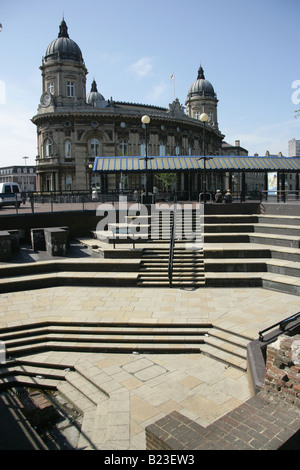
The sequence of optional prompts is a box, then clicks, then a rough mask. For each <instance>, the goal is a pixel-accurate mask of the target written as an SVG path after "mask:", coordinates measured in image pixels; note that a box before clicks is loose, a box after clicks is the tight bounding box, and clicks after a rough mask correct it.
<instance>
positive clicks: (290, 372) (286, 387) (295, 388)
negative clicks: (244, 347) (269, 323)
mask: <svg viewBox="0 0 300 470" xmlns="http://www.w3.org/2000/svg"><path fill="white" fill-rule="evenodd" d="M263 388H264V390H266V391H268V392H269V393H271V394H272V393H273V394H274V393H275V394H276V395H278V396H279V397H280V398H281V399H282V400H284V401H286V402H288V403H293V404H295V405H296V406H298V407H299V408H300V335H295V336H291V337H289V336H285V335H283V336H280V337H279V338H278V339H277V340H276V341H275V342H274V343H271V344H270V345H269V346H268V348H267V360H266V375H265V383H264V386H263Z"/></svg>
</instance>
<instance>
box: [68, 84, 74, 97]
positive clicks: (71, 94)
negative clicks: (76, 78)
mask: <svg viewBox="0 0 300 470" xmlns="http://www.w3.org/2000/svg"><path fill="white" fill-rule="evenodd" d="M74 96H75V85H74V82H67V97H68V98H74Z"/></svg>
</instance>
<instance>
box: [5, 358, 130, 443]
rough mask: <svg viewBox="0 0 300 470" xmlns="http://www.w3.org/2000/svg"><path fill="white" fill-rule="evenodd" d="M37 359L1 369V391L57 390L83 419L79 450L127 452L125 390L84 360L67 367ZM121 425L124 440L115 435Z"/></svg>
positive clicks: (127, 425) (127, 421)
mask: <svg viewBox="0 0 300 470" xmlns="http://www.w3.org/2000/svg"><path fill="white" fill-rule="evenodd" d="M38 358H39V356H38V355H33V356H28V357H27V358H25V359H20V360H17V361H9V362H8V363H7V364H6V365H5V366H2V367H0V390H3V389H7V388H8V387H12V386H14V387H15V386H19V387H30V388H37V389H47V390H56V391H58V392H59V393H60V394H61V395H62V396H64V398H65V399H66V400H67V401H68V402H69V403H70V404H71V406H72V407H73V408H74V409H75V410H76V411H77V412H78V413H80V414H81V415H82V425H81V433H80V437H79V442H78V446H77V449H78V450H80V449H84V450H89V449H92V450H97V449H99V450H101V449H104V448H110V449H116V450H117V449H121V450H124V449H127V448H129V444H130V443H129V430H130V416H129V393H128V392H127V390H125V389H124V388H123V387H122V386H121V385H120V384H119V383H117V382H116V381H115V380H114V379H113V378H111V377H110V376H109V375H108V374H106V373H105V372H103V371H101V370H100V369H98V368H97V367H93V366H92V365H91V364H90V363H89V362H88V361H85V360H84V359H80V360H79V361H77V362H75V364H72V365H70V364H67V363H63V362H62V363H60V364H53V363H50V362H47V361H45V360H43V361H41V362H39V359H38ZM124 410H127V413H124ZM112 424H113V430H114V433H113V432H112V428H111V427H110V425H112ZM121 425H122V426H123V427H124V428H126V431H127V435H126V436H125V437H126V438H125V439H124V436H123V439H121V438H120V437H119V436H118V434H117V433H116V432H115V430H116V429H117V428H118V426H121ZM119 429H120V428H119Z"/></svg>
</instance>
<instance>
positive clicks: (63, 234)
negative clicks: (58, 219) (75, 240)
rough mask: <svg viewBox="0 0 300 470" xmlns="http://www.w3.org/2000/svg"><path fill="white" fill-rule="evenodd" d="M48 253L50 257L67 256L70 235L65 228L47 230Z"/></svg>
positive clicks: (45, 230)
mask: <svg viewBox="0 0 300 470" xmlns="http://www.w3.org/2000/svg"><path fill="white" fill-rule="evenodd" d="M44 233H45V245H46V251H47V253H48V254H49V255H50V256H65V255H66V254H67V250H68V233H67V231H66V230H64V229H63V228H59V227H51V228H45V229H44Z"/></svg>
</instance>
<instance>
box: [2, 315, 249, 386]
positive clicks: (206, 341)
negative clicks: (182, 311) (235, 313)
mask: <svg viewBox="0 0 300 470" xmlns="http://www.w3.org/2000/svg"><path fill="white" fill-rule="evenodd" d="M217 331H218V333H217ZM0 337H1V340H2V341H3V342H4V344H5V347H6V355H7V358H11V359H18V361H22V360H23V359H24V358H26V356H30V355H33V354H35V355H36V354H40V353H42V352H45V351H57V352H59V351H60V352H62V351H64V352H66V351H67V352H81V353H82V352H88V353H91V352H93V353H95V352H105V353H130V354H132V353H137V354H138V353H144V354H147V353H149V354H164V353H167V354H172V353H173V354H190V353H203V354H207V353H208V351H207V348H208V347H209V348H210V349H211V348H212V347H213V348H214V349H215V352H214V357H215V358H216V360H220V361H222V362H224V361H225V362H227V363H228V364H229V365H232V366H233V367H242V366H241V364H240V362H241V359H242V360H244V361H246V344H243V342H241V337H240V336H238V335H235V333H234V332H233V333H232V332H230V331H226V332H222V333H220V331H219V330H217V329H215V328H214V327H213V325H212V324H211V323H193V324H192V323H191V324H185V323H160V324H148V323H147V324H143V323H132V324H131V323H126V324H125V323H109V322H103V323H99V324H97V323H78V324H75V325H74V324H73V325H69V324H67V323H64V322H44V323H37V324H33V325H23V326H22V327H18V328H15V329H12V328H10V329H9V328H3V329H1V331H0ZM236 338H238V341H236ZM242 339H243V340H245V338H242ZM250 340H251V338H247V341H250ZM225 345H227V346H225ZM232 345H234V347H235V348H240V349H243V350H244V351H243V353H240V352H238V350H237V349H234V348H233V347H232ZM210 355H212V353H210ZM25 365H26V367H27V368H26V367H24V365H23V366H22V367H20V365H19V363H17V364H15V365H14V368H13V369H11V373H10V374H7V373H6V371H5V374H6V375H5V374H4V376H1V374H0V379H1V381H0V386H1V385H2V386H4V385H5V384H6V383H7V376H8V375H9V376H13V377H15V376H16V377H20V376H22V377H23V376H25V377H26V379H24V380H26V383H28V381H30V383H32V382H33V383H36V384H37V383H44V382H43V381H44V380H46V381H48V382H45V383H47V384H49V387H50V385H51V383H52V384H53V385H51V388H53V387H55V386H56V385H57V381H59V380H62V379H63V378H65V372H66V371H67V372H68V371H71V370H73V368H72V366H70V365H64V366H62V365H61V366H59V368H60V370H59V372H57V367H56V366H55V365H53V364H52V365H51V367H50V366H48V368H47V370H45V365H43V366H42V367H40V369H39V370H37V369H30V368H28V367H29V366H30V364H29V365H28V364H25ZM243 368H244V369H245V368H246V365H245V362H244V366H243ZM1 370H2V371H3V370H5V368H3V367H2V368H1ZM30 372H31V373H30ZM28 377H29V378H28ZM31 377H33V380H32V379H31ZM2 379H4V382H2ZM50 379H51V380H52V382H49V380H50ZM53 380H54V382H53ZM55 381H56V382H55Z"/></svg>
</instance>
